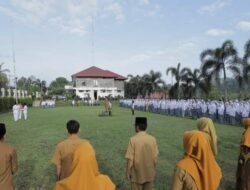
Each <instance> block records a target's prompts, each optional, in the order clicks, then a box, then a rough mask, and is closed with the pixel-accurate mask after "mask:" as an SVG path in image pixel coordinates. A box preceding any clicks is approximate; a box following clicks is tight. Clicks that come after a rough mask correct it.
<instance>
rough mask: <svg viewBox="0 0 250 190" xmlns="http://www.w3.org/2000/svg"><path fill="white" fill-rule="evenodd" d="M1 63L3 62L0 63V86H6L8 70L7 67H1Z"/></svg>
mask: <svg viewBox="0 0 250 190" xmlns="http://www.w3.org/2000/svg"><path fill="white" fill-rule="evenodd" d="M3 65H4V63H1V64H0V88H6V87H7V86H8V82H9V80H8V77H7V74H6V73H8V72H10V71H9V69H3Z"/></svg>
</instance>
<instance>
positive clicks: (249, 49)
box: [229, 40, 250, 90]
mask: <svg viewBox="0 0 250 190" xmlns="http://www.w3.org/2000/svg"><path fill="white" fill-rule="evenodd" d="M244 49H245V53H244V56H243V58H242V59H241V58H237V63H238V64H234V65H230V66H229V68H230V70H231V71H232V72H233V74H234V77H235V79H236V80H237V82H238V86H239V90H241V89H243V90H245V87H248V86H249V79H250V64H249V63H248V61H249V58H250V40H248V41H247V43H246V45H245V48H244Z"/></svg>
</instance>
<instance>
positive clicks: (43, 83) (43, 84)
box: [33, 79, 47, 94]
mask: <svg viewBox="0 0 250 190" xmlns="http://www.w3.org/2000/svg"><path fill="white" fill-rule="evenodd" d="M33 85H34V86H37V87H39V89H40V92H41V94H45V92H46V90H47V87H46V81H44V80H40V79H36V80H35V81H33Z"/></svg>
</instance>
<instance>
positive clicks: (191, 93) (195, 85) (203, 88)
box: [181, 67, 211, 98]
mask: <svg viewBox="0 0 250 190" xmlns="http://www.w3.org/2000/svg"><path fill="white" fill-rule="evenodd" d="M181 80H182V82H184V84H183V85H182V87H183V93H184V95H187V96H186V98H193V97H195V98H198V96H199V95H198V93H199V92H204V93H205V94H207V93H208V92H209V90H210V87H211V85H210V84H209V83H210V81H209V80H205V76H204V75H202V73H201V71H200V69H194V70H193V72H192V71H191V69H189V68H187V67H185V68H183V69H182V70H181Z"/></svg>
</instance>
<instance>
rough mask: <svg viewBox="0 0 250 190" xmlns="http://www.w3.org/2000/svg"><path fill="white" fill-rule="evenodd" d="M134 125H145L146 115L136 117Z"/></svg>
mask: <svg viewBox="0 0 250 190" xmlns="http://www.w3.org/2000/svg"><path fill="white" fill-rule="evenodd" d="M135 125H136V126H138V125H146V126H147V118H146V117H136V118H135Z"/></svg>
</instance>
